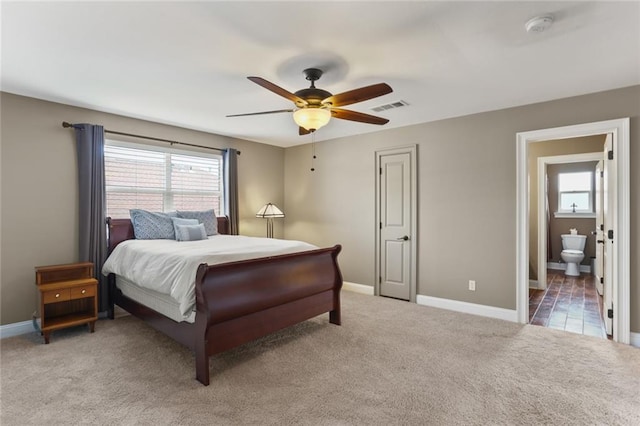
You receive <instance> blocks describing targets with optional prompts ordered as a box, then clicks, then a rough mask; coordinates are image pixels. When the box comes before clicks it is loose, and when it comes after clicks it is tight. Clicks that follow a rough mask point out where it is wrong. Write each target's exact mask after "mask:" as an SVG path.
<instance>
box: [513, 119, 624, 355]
mask: <svg viewBox="0 0 640 426" xmlns="http://www.w3.org/2000/svg"><path fill="white" fill-rule="evenodd" d="M607 133H612V134H613V146H614V158H613V160H611V161H613V162H614V167H615V177H614V179H615V181H616V187H617V199H616V200H615V210H616V212H615V214H614V215H613V218H612V221H613V229H614V233H615V238H614V244H613V258H614V267H613V281H614V282H617V283H618V294H617V295H616V297H615V300H614V303H615V304H614V307H615V309H616V310H617V312H615V313H614V327H613V328H614V330H613V340H614V341H616V342H620V343H624V344H629V343H630V337H631V330H630V325H631V324H630V319H631V318H630V261H631V253H630V238H631V234H630V220H631V219H630V217H631V212H630V169H629V145H630V136H629V118H628V117H627V118H620V119H615V120H607V121H598V122H593V123H585V124H577V125H572V126H564V127H555V128H550V129H541V130H532V131H528V132H519V133H517V134H516V166H517V173H516V174H517V179H516V186H517V197H516V198H517V200H516V308H517V311H516V312H517V317H518V322H520V323H522V324H527V323H528V322H529V301H528V297H529V184H528V183H529V179H528V177H529V165H528V161H527V160H528V151H529V149H528V148H529V144H530V143H536V142H542V141H547V140H552V139H566V138H575V137H581V136H592V135H601V134H607Z"/></svg>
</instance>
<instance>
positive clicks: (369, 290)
mask: <svg viewBox="0 0 640 426" xmlns="http://www.w3.org/2000/svg"><path fill="white" fill-rule="evenodd" d="M342 289H343V290H347V291H352V292H354V293H361V294H368V295H369V296H373V294H374V292H373V287H372V286H370V285H364V284H356V283H350V282H347V281H344V282H343V283H342Z"/></svg>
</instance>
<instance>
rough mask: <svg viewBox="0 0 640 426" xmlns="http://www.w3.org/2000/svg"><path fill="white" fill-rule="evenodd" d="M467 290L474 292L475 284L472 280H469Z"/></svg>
mask: <svg viewBox="0 0 640 426" xmlns="http://www.w3.org/2000/svg"><path fill="white" fill-rule="evenodd" d="M469 290H471V291H476V282H475V281H474V280H469Z"/></svg>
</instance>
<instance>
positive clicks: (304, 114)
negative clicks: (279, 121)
mask: <svg viewBox="0 0 640 426" xmlns="http://www.w3.org/2000/svg"><path fill="white" fill-rule="evenodd" d="M330 119H331V111H329V110H328V109H325V108H313V107H307V108H301V109H299V110H296V111H295V112H294V113H293V121H295V122H296V124H297V125H298V126H300V127H303V128H305V129H307V130H318V129H319V128H320V127H322V126H325V125H326V124H327V123H328V122H329V120H330Z"/></svg>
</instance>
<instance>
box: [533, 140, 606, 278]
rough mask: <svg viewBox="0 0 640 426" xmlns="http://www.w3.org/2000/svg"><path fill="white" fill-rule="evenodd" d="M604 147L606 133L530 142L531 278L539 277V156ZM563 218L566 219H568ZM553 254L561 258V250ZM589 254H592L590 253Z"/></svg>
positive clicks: (566, 153) (598, 149) (586, 259)
mask: <svg viewBox="0 0 640 426" xmlns="http://www.w3.org/2000/svg"><path fill="white" fill-rule="evenodd" d="M603 147H604V135H595V136H588V137H581V138H568V139H560V140H550V141H544V142H536V143H531V144H529V153H528V162H529V264H530V271H529V278H530V279H532V280H537V279H538V277H537V273H538V158H540V157H553V156H557V155H569V154H584V153H587V152H601V151H602V150H603ZM562 220H563V221H566V220H568V219H562ZM589 232H590V231H589ZM558 238H560V237H558ZM558 244H560V243H558ZM561 251H562V250H561ZM552 254H553V258H554V259H560V252H558V251H556V250H553V248H552ZM589 256H592V255H591V254H590V255H589ZM588 260H589V259H588V257H587V256H585V261H584V262H585V264H587V262H588ZM556 261H557V260H556Z"/></svg>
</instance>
